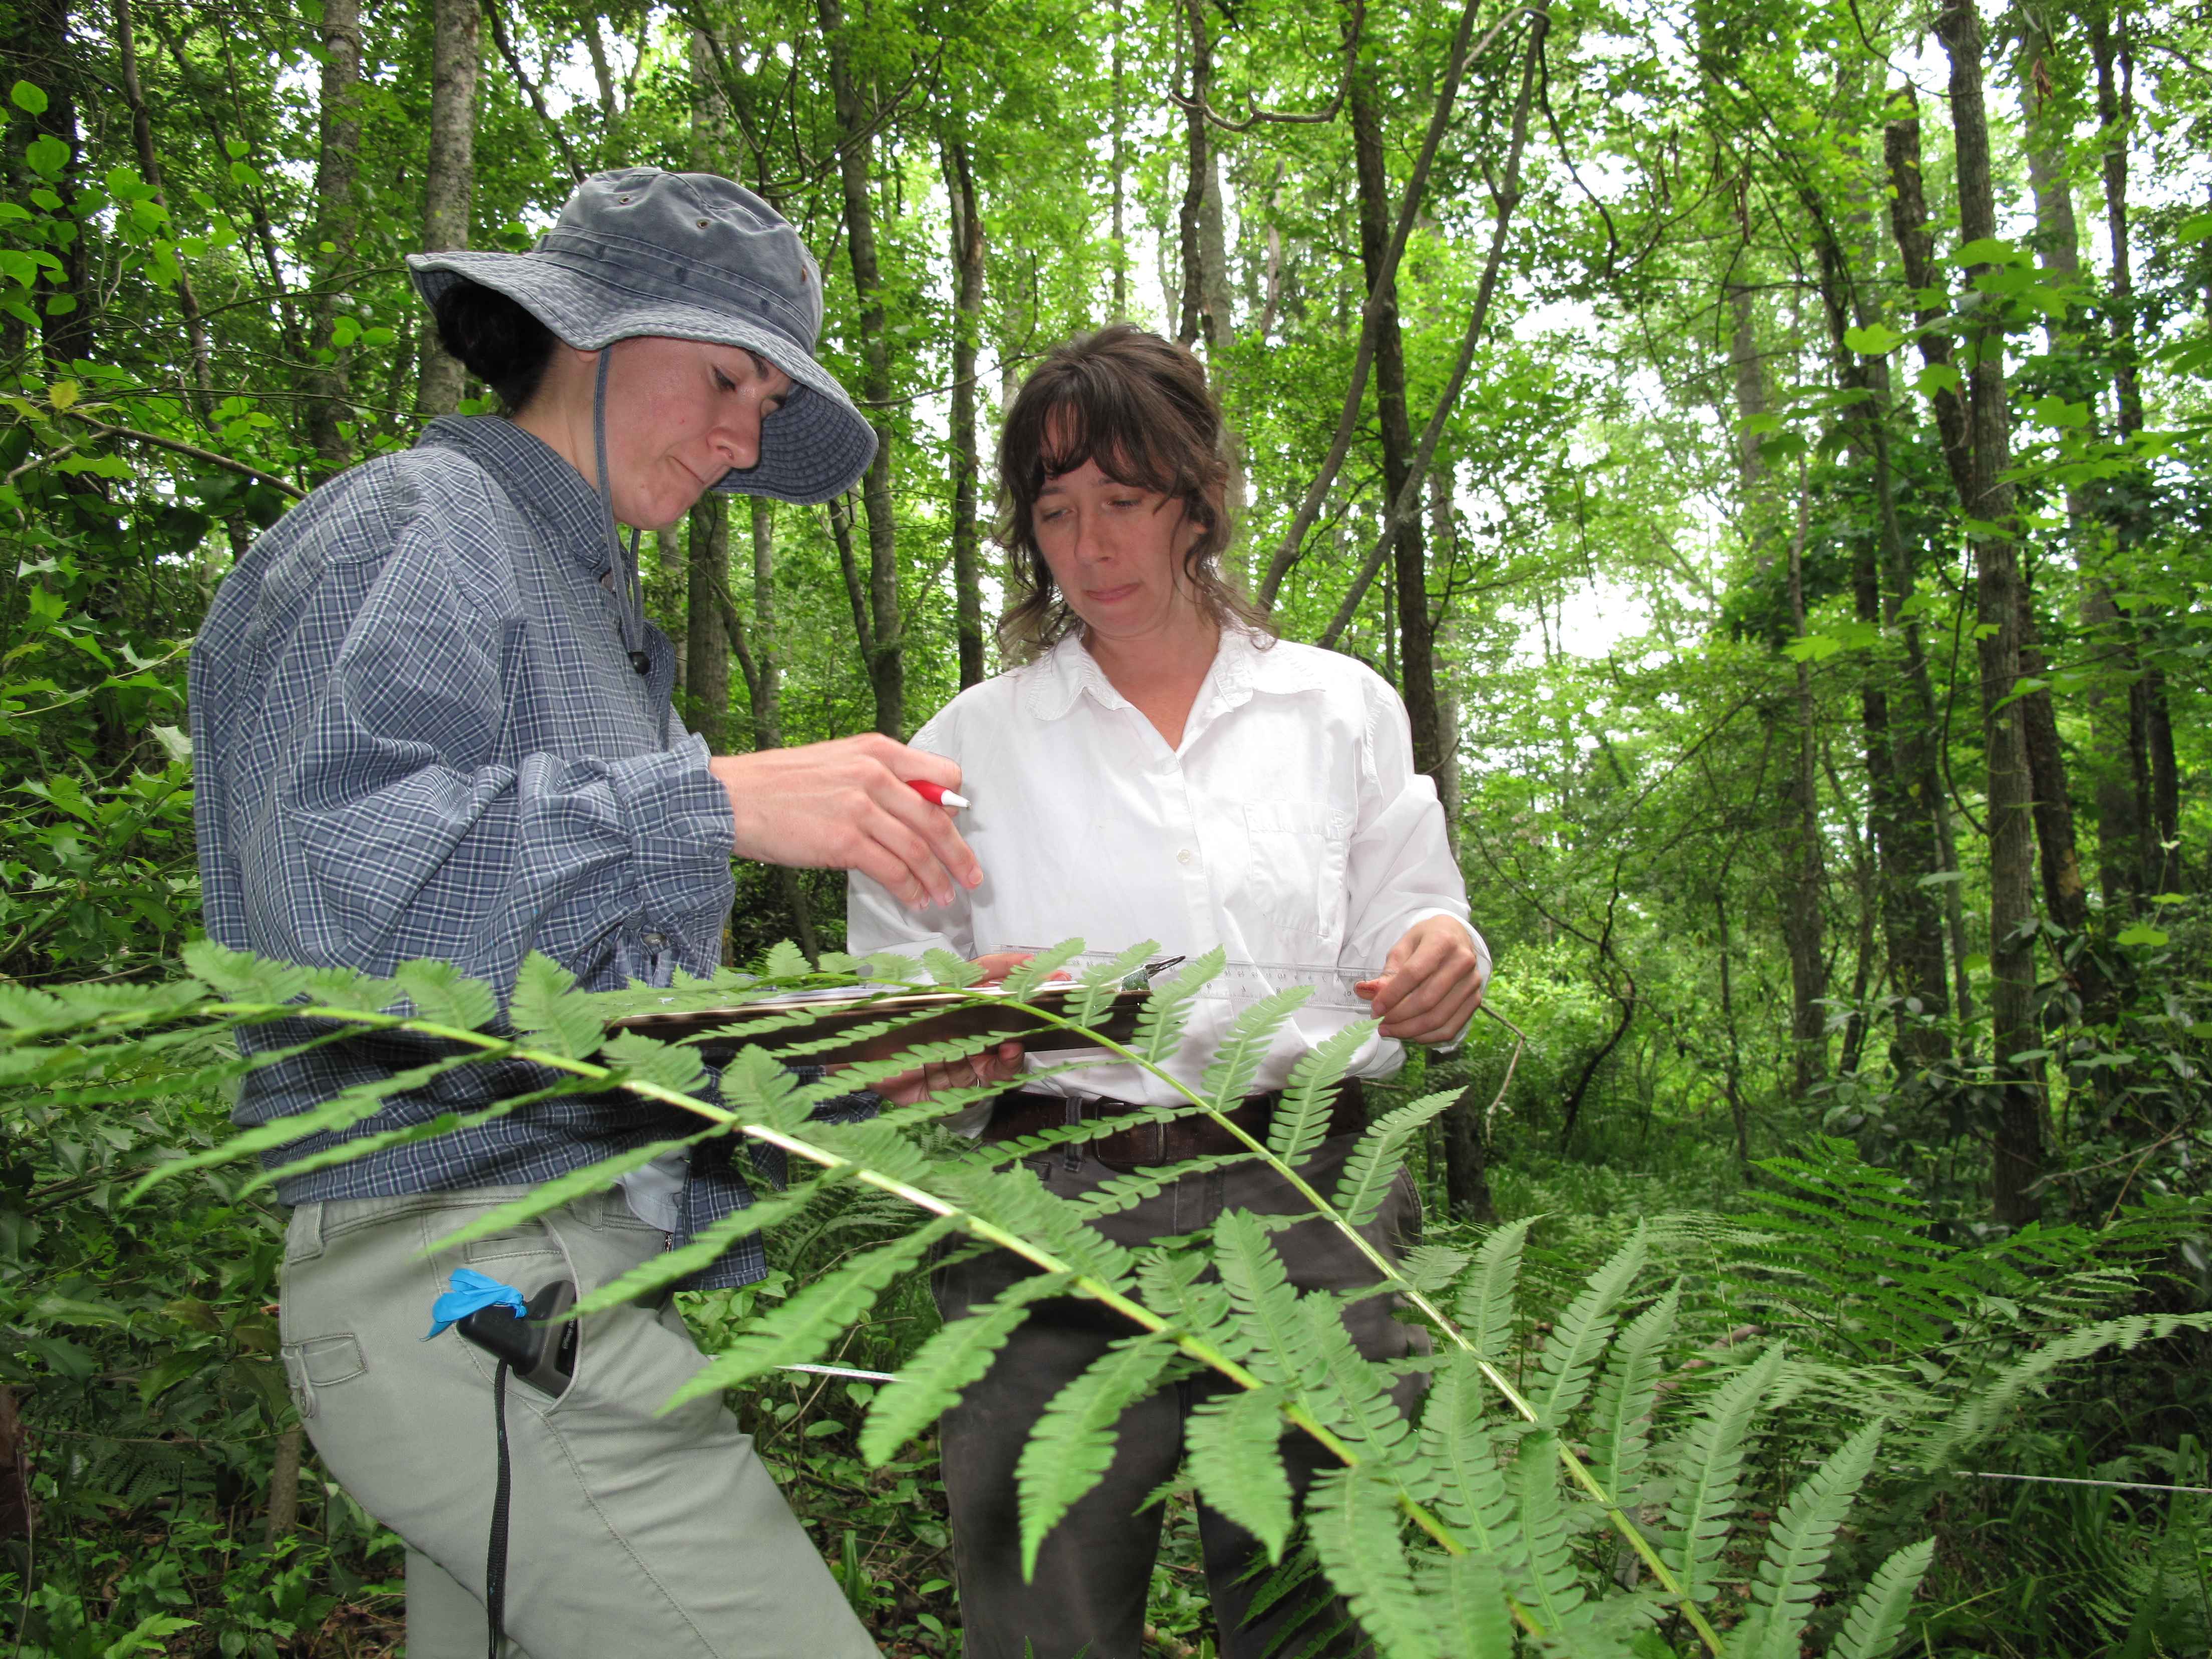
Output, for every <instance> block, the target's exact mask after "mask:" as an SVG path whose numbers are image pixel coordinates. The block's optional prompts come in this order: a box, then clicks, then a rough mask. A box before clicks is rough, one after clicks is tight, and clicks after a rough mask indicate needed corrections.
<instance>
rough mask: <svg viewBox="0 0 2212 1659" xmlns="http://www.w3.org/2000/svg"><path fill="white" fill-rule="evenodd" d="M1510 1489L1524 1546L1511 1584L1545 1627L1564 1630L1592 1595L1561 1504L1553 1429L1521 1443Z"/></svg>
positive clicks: (1555, 1630) (1557, 1630) (1517, 1530)
mask: <svg viewBox="0 0 2212 1659" xmlns="http://www.w3.org/2000/svg"><path fill="white" fill-rule="evenodd" d="M1507 1489H1508V1490H1509V1491H1510V1492H1511V1493H1512V1495H1513V1502H1514V1509H1515V1515H1514V1527H1515V1530H1516V1533H1517V1534H1519V1545H1520V1559H1519V1562H1518V1563H1517V1565H1518V1571H1516V1572H1514V1573H1513V1574H1512V1576H1511V1577H1510V1580H1509V1581H1508V1582H1509V1583H1510V1584H1511V1586H1512V1588H1513V1589H1514V1590H1515V1592H1516V1594H1517V1595H1519V1596H1520V1597H1521V1599H1522V1601H1525V1602H1527V1603H1528V1607H1529V1610H1530V1611H1531V1612H1532V1613H1534V1614H1535V1616H1536V1619H1537V1621H1538V1623H1539V1624H1541V1626H1543V1628H1544V1629H1546V1630H1547V1631H1550V1632H1555V1633H1560V1632H1565V1631H1566V1630H1567V1629H1568V1628H1569V1626H1571V1625H1572V1624H1573V1623H1575V1622H1576V1620H1575V1615H1576V1613H1577V1610H1578V1609H1580V1607H1582V1605H1583V1601H1586V1600H1587V1599H1588V1598H1589V1591H1587V1590H1586V1589H1583V1583H1582V1581H1581V1579H1580V1578H1578V1577H1577V1576H1576V1574H1575V1562H1574V1556H1573V1553H1572V1551H1571V1549H1570V1548H1569V1545H1568V1538H1567V1518H1566V1511H1565V1507H1564V1505H1563V1504H1561V1502H1560V1494H1559V1443H1558V1441H1557V1439H1556V1437H1554V1436H1553V1434H1552V1433H1551V1432H1550V1431H1548V1430H1539V1431H1536V1432H1535V1433H1534V1434H1531V1435H1529V1436H1528V1437H1527V1438H1525V1439H1524V1440H1522V1443H1521V1451H1520V1455H1518V1456H1516V1458H1515V1459H1514V1460H1513V1468H1512V1471H1511V1474H1510V1476H1509V1477H1508V1480H1507Z"/></svg>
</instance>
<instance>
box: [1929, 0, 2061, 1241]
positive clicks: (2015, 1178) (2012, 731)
mask: <svg viewBox="0 0 2212 1659" xmlns="http://www.w3.org/2000/svg"><path fill="white" fill-rule="evenodd" d="M1936 33H1937V34H1938V36H1939V37H1940V38H1941V39H1942V42H1943V46H1944V48H1945V50H1946V51H1947V52H1948V53H1949V55H1950V59H1951V76H1950V94H1951V121H1952V131H1953V136H1954V150H1955V153H1956V155H1957V158H1958V174H1959V231H1960V237H1961V238H1962V239H1963V240H1965V241H1967V242H1973V241H1977V240H1981V239H1983V238H1985V237H1994V236H1995V235H1996V199H1995V195H1994V192H1993V190H1992V187H1991V185H1990V133H1989V119H1988V117H1987V115H1986V113H1985V112H1984V108H1983V103H1982V31H1981V20H1980V19H1979V18H1978V16H1977V15H1976V14H1975V11H1974V5H1973V0H1946V3H1945V5H1944V8H1943V10H1942V13H1941V14H1940V15H1939V16H1938V18H1937V20H1936ZM1985 269H1987V267H1974V268H1971V269H1970V270H1969V271H1968V273H1967V275H1968V278H1969V280H1971V279H1972V277H1973V276H1976V275H1978V274H1979V272H1980V270H1985ZM1969 345H1970V347H1971V349H1972V363H1973V366H1972V369H1971V371H1970V372H1969V374H1968V376H1967V380H1966V386H1967V391H1968V398H1967V408H1966V415H1967V434H1968V446H1969V450H1970V455H1969V461H1968V469H1969V472H1968V482H1969V489H1967V490H1966V491H1965V492H1962V494H1961V495H1960V508H1961V510H1962V511H1963V512H1964V513H1965V514H1966V517H1967V518H1968V519H1969V520H1974V521H1976V522H1978V524H1981V525H1984V526H1992V528H1990V529H1984V530H1978V531H1975V532H1970V534H1971V539H1972V544H1973V549H1974V556H1975V561H1976V564H1977V566H1978V573H1979V574H1978V580H1977V581H1976V584H1975V612H1976V620H1977V622H1978V623H1979V627H1978V629H1977V632H1978V634H1979V635H1981V638H1980V640H1979V642H1978V654H1979V658H1980V668H1981V681H1982V720H1983V752H1984V756H1985V757H1986V758H1987V764H1988V769H1989V779H1988V799H1989V808H1988V810H1989V835H1990V1041H1991V1050H1990V1065H1991V1066H1992V1068H1993V1070H1994V1071H1995V1073H1996V1084H1997V1091H1998V1096H1999V1105H1998V1112H1997V1127H1996V1145H1995V1147H1994V1154H1993V1157H1992V1158H1991V1169H1990V1189H1991V1198H1992V1202H1993V1208H1994V1210H1995V1212H1996V1218H1997V1220H1998V1221H2000V1222H2002V1223H2003V1224H2005V1225H2008V1226H2013V1227H2021V1226H2025V1225H2027V1224H2028V1223H2029V1222H2031V1221H2033V1220H2034V1219H2035V1218H2036V1217H2037V1215H2038V1214H2039V1212H2040V1210H2041V1204H2040V1202H2039V1200H2038V1198H2037V1196H2036V1193H2035V1183H2036V1182H2038V1181H2039V1180H2040V1179H2041V1178H2042V1175H2043V1115H2042V1111H2041V1109H2040V1102H2039V1097H2038V1091H2037V1087H2036V1082H2035V1079H2033V1077H2032V1076H2031V1075H2030V1074H2029V1073H2027V1072H2025V1071H2023V1070H2022V1064H2023V1063H2022V1062H2021V1061H2017V1060H2014V1058H2013V1056H2014V1055H2015V1054H2021V1053H2023V1052H2026V1051H2029V1050H2032V1049H2033V1048H2036V1047H2037V1046H2038V1042H2039V1037H2038V1035H2037V1031H2036V1025H2035V1014H2034V1000H2035V941H2034V933H2033V925H2034V921H2035V870H2034V862H2035V858H2034V824H2033V781H2032V779H2031V777H2030V775H2029V771H2028V765H2029V763H2028V756H2027V731H2026V721H2025V720H2024V719H2023V718H2022V710H2021V706H2020V703H2019V701H2018V700H2017V699H2016V698H2015V695H2014V694H2015V690H2016V689H2017V685H2018V682H2019V679H2020V647H2021V641H2020V619H2021V580H2020V554H2019V550H2018V548H2017V547H2016V546H2015V543H2014V539H2013V535H2014V531H2013V487H2012V485H2011V483H2009V482H2008V481H2007V480H2006V479H2005V477H2004V474H2005V471H2006V469H2007V468H2008V465H2010V460H2011V455H2010V449H2011V433H2010V429H2009V423H2008V410H2007V409H2006V404H2005V365H2004V337H2003V335H2002V332H2001V331H1998V330H1996V329H1994V328H1978V329H1977V330H1975V331H1974V332H1973V333H1972V335H1970V337H1969Z"/></svg>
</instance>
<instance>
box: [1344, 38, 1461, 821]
mask: <svg viewBox="0 0 2212 1659" xmlns="http://www.w3.org/2000/svg"><path fill="white" fill-rule="evenodd" d="M1379 75H1380V70H1379V68H1378V67H1377V66H1376V65H1374V64H1369V63H1366V62H1364V61H1363V62H1362V63H1360V64H1358V65H1357V66H1355V68H1354V69H1353V71H1352V77H1351V79H1352V85H1351V94H1350V99H1349V102H1350V106H1351V110H1352V159H1353V161H1354V163H1355V167H1356V169H1357V172H1358V180H1359V260H1360V266H1361V269H1362V270H1363V271H1364V274H1365V276H1366V277H1367V281H1368V283H1369V284H1370V290H1371V289H1372V288H1373V286H1374V285H1375V284H1376V282H1377V279H1378V278H1379V277H1380V276H1382V275H1383V262H1384V259H1385V258H1386V257H1387V255H1388V252H1389V245H1390V220H1391V215H1392V212H1393V210H1395V206H1396V204H1395V202H1394V201H1393V200H1392V198H1391V194H1390V179H1389V172H1388V170H1387V167H1386V166H1385V162H1384V157H1383V112H1382V106H1381V94H1380V88H1379V87H1378V85H1377V80H1378V77H1379ZM1375 405H1376V416H1378V421H1379V424H1380V426H1381V428H1382V435H1383V485H1384V489H1385V495H1384V499H1385V500H1386V501H1396V500H1397V499H1398V497H1399V495H1400V494H1401V492H1402V491H1403V490H1404V489H1405V487H1406V478H1407V474H1408V473H1409V472H1410V471H1412V465H1413V428H1412V426H1411V424H1410V422H1408V421H1407V416H1406V355H1405V345H1404V342H1403V341H1402V339H1401V337H1400V334H1399V329H1398V286H1397V283H1396V282H1395V280H1393V281H1391V282H1390V283H1386V284H1383V286H1382V288H1381V291H1380V304H1379V306H1378V307H1377V308H1376V318H1375ZM1391 568H1392V573H1393V575H1394V578H1395V581H1396V584H1397V590H1398V660H1399V675H1400V679H1399V689H1400V692H1401V695H1402V696H1404V698H1405V700H1406V713H1407V717H1408V718H1409V719H1410V720H1411V721H1412V723H1413V765H1414V767H1415V769H1417V770H1419V771H1421V772H1424V773H1426V774H1427V775H1429V776H1430V777H1431V778H1433V777H1435V776H1437V774H1438V772H1439V771H1440V770H1441V769H1442V757H1443V730H1442V726H1443V722H1442V721H1441V720H1440V719H1439V718H1438V716H1437V673H1436V657H1435V639H1434V633H1433V630H1434V627H1435V624H1434V623H1433V621H1432V620H1431V617H1430V614H1429V572H1428V558H1427V554H1426V549H1425V545H1424V538H1423V536H1422V533H1421V523H1420V519H1419V515H1418V514H1416V515H1413V516H1411V517H1409V518H1408V519H1407V520H1406V521H1405V522H1404V523H1403V524H1402V525H1401V526H1399V530H1398V535H1397V539H1396V541H1395V544H1393V546H1392V548H1391Z"/></svg>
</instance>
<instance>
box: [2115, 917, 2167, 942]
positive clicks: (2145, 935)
mask: <svg viewBox="0 0 2212 1659" xmlns="http://www.w3.org/2000/svg"><path fill="white" fill-rule="evenodd" d="M2112 943H2113V944H2115V945H2164V944H2165V943H2166V930H2165V929H2164V928H2162V927H2152V926H2151V925H2150V924H2149V923H2148V922H2144V921H2139V922H2137V923H2136V924H2135V926H2133V927H2124V928H2122V929H2121V930H2120V931H2119V932H2118V933H2115V934H2113V935H2112Z"/></svg>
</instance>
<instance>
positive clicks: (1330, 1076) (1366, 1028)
mask: <svg viewBox="0 0 2212 1659" xmlns="http://www.w3.org/2000/svg"><path fill="white" fill-rule="evenodd" d="M1379 1024H1380V1022H1379V1021H1376V1020H1372V1019H1355V1020H1354V1021H1352V1024H1349V1025H1347V1026H1346V1027H1345V1028H1344V1029H1343V1030H1340V1031H1337V1032H1334V1033H1333V1034H1332V1035H1330V1036H1326V1037H1324V1038H1322V1040H1321V1041H1320V1042H1317V1043H1316V1044H1315V1045H1314V1046H1313V1047H1312V1048H1309V1049H1307V1050H1306V1052H1305V1053H1304V1054H1301V1055H1299V1056H1298V1060H1297V1064H1296V1065H1294V1066H1291V1080H1290V1082H1289V1084H1288V1085H1286V1086H1285V1088H1284V1090H1283V1098H1282V1100H1281V1102H1280V1103H1279V1104H1278V1105H1277V1106H1276V1108H1275V1112H1274V1115H1273V1117H1272V1118H1270V1119H1269V1120H1268V1121H1267V1150H1268V1151H1269V1152H1273V1154H1274V1155H1275V1156H1276V1157H1277V1158H1280V1159H1282V1160H1283V1162H1284V1163H1285V1164H1289V1165H1291V1168H1293V1169H1296V1168H1297V1166H1298V1165H1299V1164H1303V1163H1304V1162H1305V1161H1306V1160H1307V1159H1308V1158H1311V1157H1312V1156H1313V1155H1314V1152H1315V1151H1316V1149H1317V1148H1318V1147H1319V1146H1321V1143H1322V1141H1323V1140H1325V1139H1328V1120H1329V1115H1330V1111H1331V1109H1333V1108H1334V1105H1335V1103H1336V1086H1337V1085H1338V1084H1340V1083H1341V1082H1342V1081H1343V1080H1344V1073H1345V1071H1346V1068H1347V1067H1348V1066H1350V1065H1351V1064H1352V1055H1354V1054H1358V1052H1359V1047H1360V1045H1361V1044H1362V1043H1364V1042H1366V1041H1367V1039H1368V1038H1369V1037H1370V1036H1374V1035H1375V1032H1376V1027H1377V1026H1378V1025H1379Z"/></svg>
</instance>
